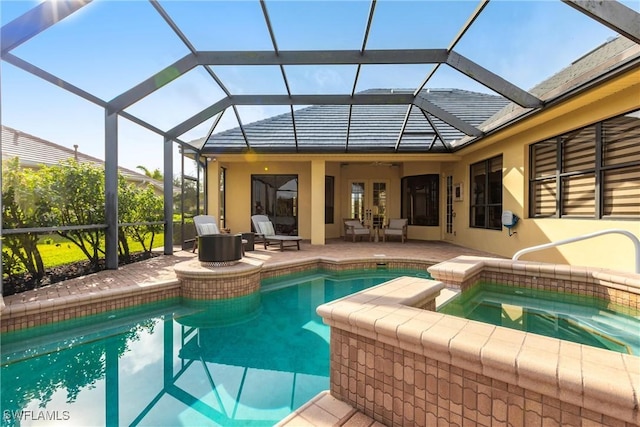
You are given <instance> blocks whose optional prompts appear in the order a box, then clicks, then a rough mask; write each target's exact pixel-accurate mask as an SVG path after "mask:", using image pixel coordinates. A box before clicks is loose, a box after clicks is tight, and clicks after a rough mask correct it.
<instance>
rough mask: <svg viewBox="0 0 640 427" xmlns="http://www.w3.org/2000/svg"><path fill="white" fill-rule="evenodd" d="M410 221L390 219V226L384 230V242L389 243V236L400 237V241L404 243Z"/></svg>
mask: <svg viewBox="0 0 640 427" xmlns="http://www.w3.org/2000/svg"><path fill="white" fill-rule="evenodd" d="M408 222H409V220H408V219H406V218H405V219H390V220H389V224H388V225H386V226H384V227H383V228H382V241H383V242H386V241H387V236H400V240H401V241H402V243H404V240H405V239H408V237H407V224H408Z"/></svg>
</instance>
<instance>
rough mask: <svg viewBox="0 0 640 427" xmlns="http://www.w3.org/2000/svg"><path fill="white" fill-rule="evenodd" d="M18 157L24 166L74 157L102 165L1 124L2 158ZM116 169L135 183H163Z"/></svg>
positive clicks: (81, 160)
mask: <svg viewBox="0 0 640 427" xmlns="http://www.w3.org/2000/svg"><path fill="white" fill-rule="evenodd" d="M15 157H18V158H19V159H20V164H21V165H22V166H24V167H38V166H43V165H47V166H51V165H56V164H58V163H60V162H61V161H64V160H67V159H70V158H76V159H77V160H78V162H80V163H92V164H95V165H98V166H101V167H103V166H104V161H103V160H100V159H98V158H95V157H92V156H89V155H86V154H83V153H81V152H79V151H77V150H75V149H71V148H67V147H63V146H62V145H58V144H54V143H53V142H51V141H47V140H44V139H42V138H38V137H37V136H33V135H29V134H28V133H25V132H22V131H19V130H16V129H13V128H10V127H8V126H2V160H7V159H13V158H15ZM118 171H119V172H120V173H121V174H122V176H124V178H125V179H126V180H127V181H130V182H135V183H137V184H146V183H150V184H151V185H153V186H154V188H156V189H158V190H162V188H163V183H162V182H161V181H158V180H157V179H152V178H150V177H148V176H146V175H144V174H141V173H138V172H135V171H132V170H130V169H126V168H123V167H118Z"/></svg>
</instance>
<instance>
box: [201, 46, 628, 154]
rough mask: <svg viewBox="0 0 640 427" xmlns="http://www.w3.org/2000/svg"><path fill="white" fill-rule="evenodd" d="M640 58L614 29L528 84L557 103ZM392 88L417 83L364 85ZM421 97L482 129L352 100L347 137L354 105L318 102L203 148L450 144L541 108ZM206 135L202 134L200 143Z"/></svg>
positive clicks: (340, 149)
mask: <svg viewBox="0 0 640 427" xmlns="http://www.w3.org/2000/svg"><path fill="white" fill-rule="evenodd" d="M638 58H640V45H638V44H636V43H634V42H633V41H630V40H628V39H626V38H624V37H616V38H615V39H612V40H609V41H608V42H606V43H604V44H602V45H601V46H598V47H597V48H595V49H594V50H592V51H591V52H589V53H587V54H586V55H584V56H582V57H581V58H579V59H577V60H576V61H574V62H573V63H572V64H571V65H569V66H568V67H566V68H564V69H562V70H561V71H559V72H558V73H556V74H554V75H553V76H551V77H549V78H548V79H546V80H544V81H543V82H541V83H540V84H538V85H536V86H535V87H534V88H533V89H531V90H530V91H529V92H530V93H531V94H532V95H534V96H536V97H538V98H539V99H540V100H542V101H543V102H544V103H545V104H547V103H551V102H554V101H555V100H558V99H561V98H562V97H563V96H566V95H567V94H571V93H572V92H573V91H576V90H579V89H580V88H581V87H584V86H585V85H588V84H592V83H593V82H594V81H597V80H598V79H599V78H601V77H602V76H604V75H606V74H607V73H608V72H611V71H613V70H616V69H617V68H619V67H622V66H626V65H631V66H634V64H636V65H635V66H637V60H638ZM389 92H396V93H412V92H413V91H410V90H406V89H373V90H368V91H365V92H361V93H389ZM418 97H422V98H424V99H426V100H428V101H430V102H431V103H432V104H435V105H436V106H437V107H439V108H441V109H442V110H445V111H446V112H447V113H451V114H453V115H454V116H456V117H457V118H458V119H460V120H462V121H463V122H466V123H468V124H470V125H472V126H474V127H476V128H477V129H479V130H480V131H482V132H483V135H482V136H467V135H465V134H464V133H463V132H461V131H460V130H458V129H455V128H454V127H452V126H450V125H449V124H447V123H445V122H443V121H442V120H440V119H438V118H436V117H435V116H432V115H431V114H428V113H424V114H423V112H422V111H421V110H420V109H419V108H418V107H416V106H413V107H412V110H411V114H410V116H409V120H408V122H407V125H406V128H405V129H404V132H402V125H403V122H404V118H405V115H406V113H407V106H406V105H354V106H353V108H352V110H351V121H350V123H351V125H350V127H349V129H348V137H347V127H348V126H349V109H350V107H349V106H348V105H314V106H311V107H307V108H303V109H300V110H297V111H294V118H295V133H294V126H293V122H292V120H291V114H290V113H286V114H281V115H278V116H274V117H270V118H267V119H265V120H261V121H258V122H254V123H251V124H247V125H244V126H243V128H244V132H245V134H246V141H245V137H244V136H243V134H242V130H243V129H241V128H240V127H237V128H234V129H230V130H226V131H223V132H219V133H215V134H213V135H211V137H210V138H209V140H208V141H207V142H206V144H204V146H203V149H202V152H203V153H204V154H207V153H210V154H221V153H242V152H246V151H247V150H248V149H249V148H248V147H247V141H248V143H249V146H250V148H251V150H254V151H256V152H261V153H281V152H282V153H285V152H286V153H296V152H297V153H305V152H307V153H310V152H314V153H324V152H327V153H331V152H335V153H344V152H350V153H359V152H367V153H381V154H382V153H394V152H395V153H417V152H419V153H426V152H449V151H456V150H458V149H460V148H462V147H464V146H466V145H468V144H470V143H473V142H476V141H479V140H480V139H482V137H483V136H484V134H487V133H489V132H491V131H494V130H496V129H499V128H501V127H502V126H505V125H509V124H511V123H514V122H516V121H518V120H519V119H522V118H524V117H525V116H526V114H528V113H530V112H535V110H533V109H531V108H525V107H521V106H519V105H517V104H515V103H513V102H511V101H509V100H507V99H505V98H503V97H501V96H495V95H489V94H485V93H477V92H471V91H466V90H460V89H431V90H423V91H422V92H420V94H419V95H418ZM425 115H426V117H428V118H429V120H427V119H426V118H425ZM432 124H433V126H432ZM434 127H435V129H434ZM434 134H435V135H436V138H435V139H434V137H433V135H434ZM400 135H402V138H401V140H400V144H397V143H398V137H399V136H400ZM296 136H297V146H296ZM194 142H195V141H194ZM201 142H202V140H200V144H201ZM396 146H397V150H396Z"/></svg>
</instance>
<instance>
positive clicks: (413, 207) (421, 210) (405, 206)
mask: <svg viewBox="0 0 640 427" xmlns="http://www.w3.org/2000/svg"><path fill="white" fill-rule="evenodd" d="M439 188H440V176H439V175H437V174H430V175H417V176H408V177H405V178H402V217H403V218H407V219H409V225H423V226H437V225H439V224H440V218H439V212H440V206H439V205H440V204H439V200H440V191H439Z"/></svg>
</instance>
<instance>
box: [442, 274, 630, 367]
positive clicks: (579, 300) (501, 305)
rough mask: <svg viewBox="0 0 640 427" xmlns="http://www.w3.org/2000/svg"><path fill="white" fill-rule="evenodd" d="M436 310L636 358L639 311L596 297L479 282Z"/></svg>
mask: <svg viewBox="0 0 640 427" xmlns="http://www.w3.org/2000/svg"><path fill="white" fill-rule="evenodd" d="M438 311H439V312H441V313H445V314H451V315H454V316H458V317H464V318H466V319H471V320H477V321H480V322H485V323H490V324H493V325H498V326H505V327H508V328H511V329H518V330H522V331H527V332H533V333H536V334H540V335H545V336H550V337H554V338H559V339H562V340H567V341H573V342H577V343H580V344H586V345H590V346H593V347H598V348H604V349H608V350H613V351H617V352H620V353H627V354H634V355H639V354H640V312H638V311H637V310H632V309H629V308H625V307H611V306H609V305H608V304H607V302H606V301H603V300H601V299H598V298H593V297H585V296H577V295H572V294H561V293H557V292H549V291H543V290H535V289H525V288H519V287H513V286H504V285H495V284H486V283H481V284H478V285H476V286H474V287H473V288H472V289H470V290H469V291H466V292H463V293H462V294H460V295H458V296H457V297H455V298H454V299H452V300H450V301H449V302H447V303H446V304H445V305H443V306H442V307H440V308H439V309H438Z"/></svg>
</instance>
